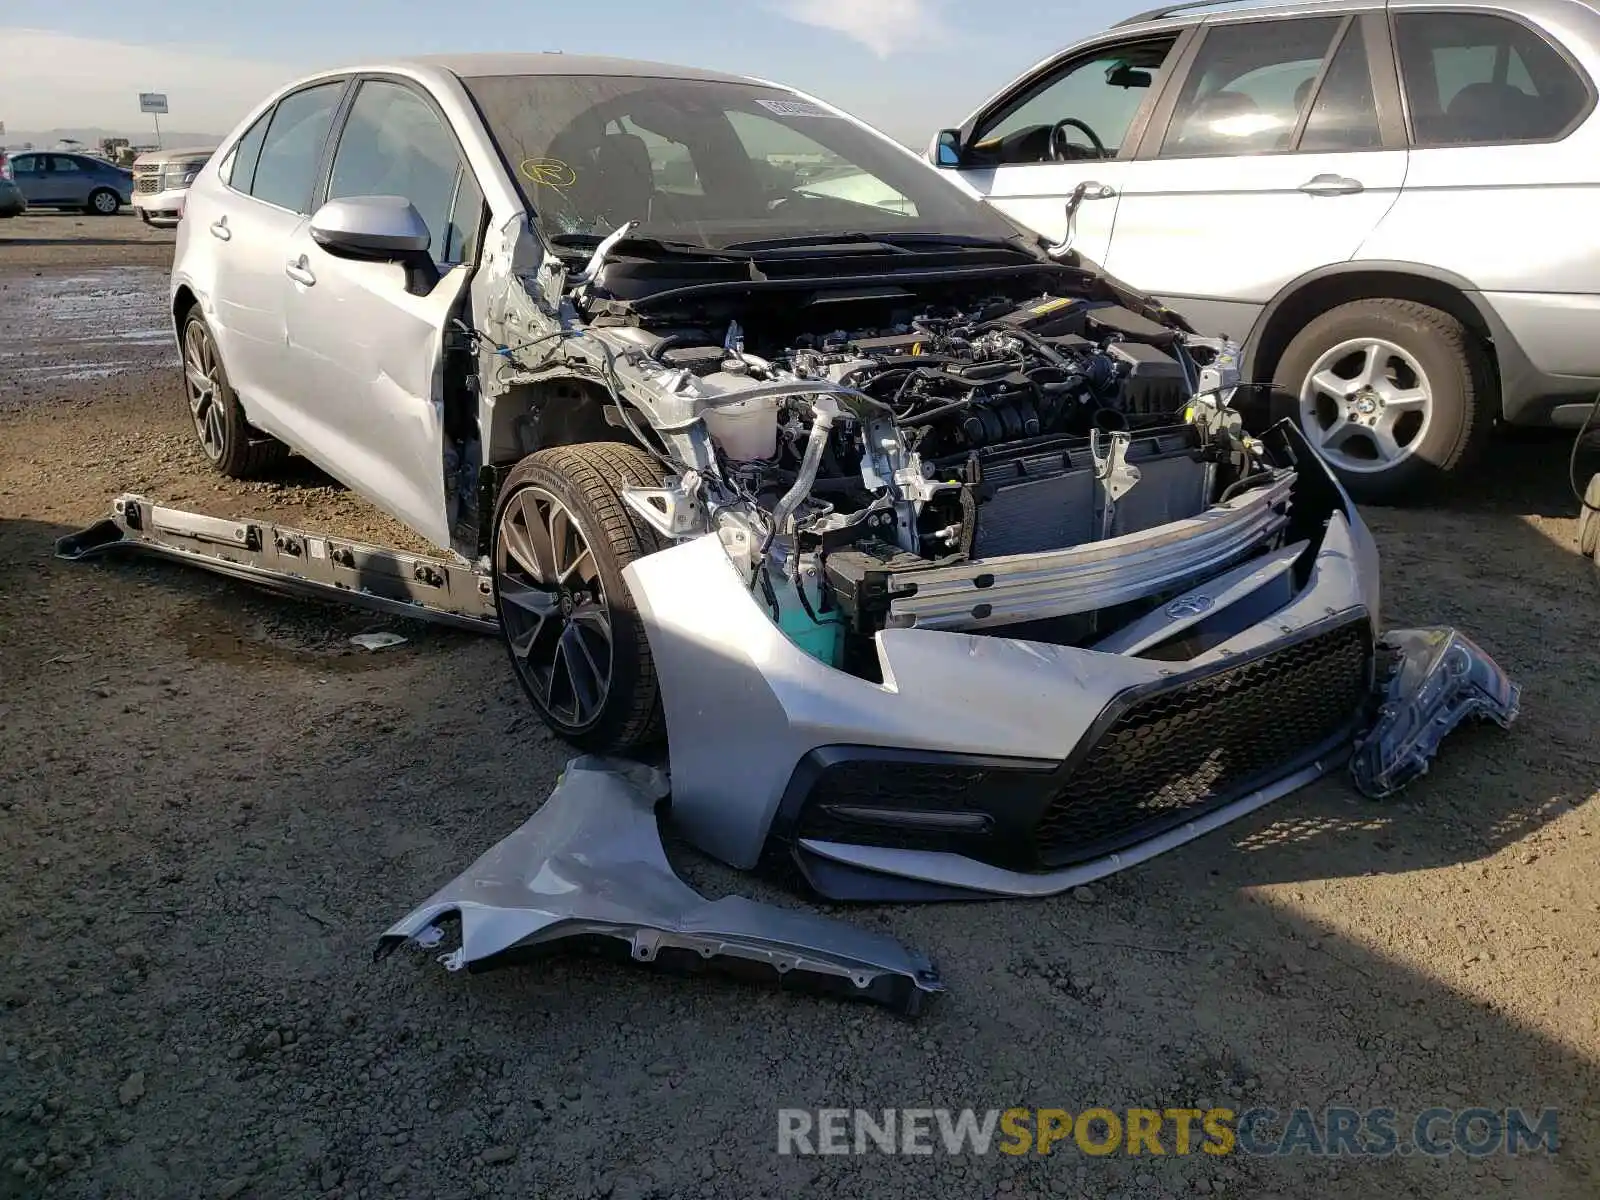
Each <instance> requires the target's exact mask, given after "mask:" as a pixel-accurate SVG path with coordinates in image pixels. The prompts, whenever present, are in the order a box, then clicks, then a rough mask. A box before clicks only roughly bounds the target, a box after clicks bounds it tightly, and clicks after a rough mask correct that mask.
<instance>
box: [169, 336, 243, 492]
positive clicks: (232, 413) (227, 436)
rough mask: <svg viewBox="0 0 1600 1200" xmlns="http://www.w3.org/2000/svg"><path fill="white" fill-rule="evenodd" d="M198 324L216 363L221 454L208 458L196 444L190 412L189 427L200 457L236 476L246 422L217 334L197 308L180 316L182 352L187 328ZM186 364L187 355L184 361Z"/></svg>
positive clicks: (197, 438) (240, 471)
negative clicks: (220, 416) (229, 376)
mask: <svg viewBox="0 0 1600 1200" xmlns="http://www.w3.org/2000/svg"><path fill="white" fill-rule="evenodd" d="M191 325H199V326H200V328H201V329H203V330H205V336H206V338H207V340H208V341H210V343H211V356H212V357H213V358H214V359H215V360H216V363H217V401H218V403H220V404H221V405H222V455H221V457H219V458H212V457H211V456H210V455H209V454H207V453H206V451H205V447H204V446H203V445H200V433H199V431H198V430H196V429H194V415H193V413H192V412H191V413H190V420H189V428H190V429H191V430H192V431H193V432H194V435H195V444H196V445H200V454H201V456H202V457H203V458H204V459H205V460H206V461H207V462H208V463H210V464H211V465H212V467H214V468H215V469H216V470H218V471H221V472H222V473H223V474H224V475H227V476H229V477H231V478H237V477H239V476H240V475H242V474H243V473H244V472H245V467H246V459H247V457H248V454H249V425H248V423H247V422H246V421H245V418H244V409H242V408H241V407H239V397H238V396H236V395H235V394H234V391H233V384H232V383H231V382H229V380H228V367H227V364H226V363H224V362H223V361H222V347H221V346H219V345H218V344H217V337H216V334H214V333H213V332H212V331H211V326H210V325H209V324H208V323H207V322H206V319H205V317H204V316H203V315H202V314H201V312H200V310H199V308H192V309H190V310H189V315H188V316H187V317H186V318H184V322H183V334H184V346H185V353H186V354H187V346H188V336H189V327H190V326H191ZM184 366H185V369H187V367H188V362H187V358H186V359H185V362H184ZM188 398H189V390H188V381H187V380H185V382H184V400H185V402H187V401H188Z"/></svg>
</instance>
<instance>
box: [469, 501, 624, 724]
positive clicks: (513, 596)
mask: <svg viewBox="0 0 1600 1200" xmlns="http://www.w3.org/2000/svg"><path fill="white" fill-rule="evenodd" d="M495 577H496V579H497V581H498V598H499V609H500V621H501V624H502V625H503V627H504V629H505V634H506V640H507V642H508V644H509V645H510V647H511V655H512V661H513V663H514V664H515V665H516V668H517V671H518V673H519V674H520V675H522V677H523V681H524V682H525V683H526V684H527V685H528V689H529V691H530V692H531V693H532V694H533V697H534V699H535V701H536V702H537V703H538V704H539V706H540V707H541V708H542V709H544V711H545V713H546V714H547V715H548V716H550V717H551V718H552V719H553V720H554V721H555V722H557V723H558V724H559V725H561V726H562V727H564V728H565V729H567V730H570V731H574V732H576V731H580V730H583V729H585V728H587V727H589V726H591V725H593V724H594V723H595V722H596V721H597V720H599V718H600V714H601V713H602V711H604V709H605V704H606V698H607V696H608V695H609V694H610V691H611V670H612V660H613V644H612V629H611V610H610V607H609V606H608V604H607V602H606V594H605V586H604V584H603V583H602V582H601V579H600V568H599V565H598V564H597V562H596V560H595V556H594V552H593V551H592V550H591V549H590V547H589V540H588V537H587V535H586V534H585V533H584V531H583V529H582V527H581V526H580V525H579V524H578V520H577V518H576V517H575V516H574V515H573V513H572V511H571V510H570V509H569V508H567V506H566V505H565V504H563V503H562V502H561V500H559V499H558V498H557V497H556V496H554V495H552V494H551V493H550V492H547V491H545V490H544V489H543V488H540V487H533V486H530V487H526V488H524V489H522V490H521V491H520V492H518V493H517V495H516V496H514V497H513V498H512V500H511V501H510V503H509V504H508V506H507V508H506V510H505V512H504V513H503V514H502V515H501V519H500V524H499V528H498V531H497V535H496V542H495Z"/></svg>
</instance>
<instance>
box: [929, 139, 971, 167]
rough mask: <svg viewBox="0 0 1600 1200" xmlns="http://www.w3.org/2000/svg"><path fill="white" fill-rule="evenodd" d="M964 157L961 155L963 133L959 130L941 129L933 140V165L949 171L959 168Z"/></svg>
mask: <svg viewBox="0 0 1600 1200" xmlns="http://www.w3.org/2000/svg"><path fill="white" fill-rule="evenodd" d="M963 157H964V156H963V155H962V153H961V131H960V130H959V129H941V130H940V131H939V134H938V136H937V137H935V138H934V139H933V156H932V158H933V165H934V166H936V167H941V168H945V169H949V168H951V167H959V166H960V165H961V160H962V158H963Z"/></svg>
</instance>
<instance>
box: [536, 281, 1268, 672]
mask: <svg viewBox="0 0 1600 1200" xmlns="http://www.w3.org/2000/svg"><path fill="white" fill-rule="evenodd" d="M1057 271H1060V272H1063V273H1068V274H1072V275H1077V274H1078V273H1077V272H1068V271H1067V269H1066V268H1057ZM1085 290H1086V292H1088V291H1089V289H1085ZM575 299H576V300H577V303H578V305H579V306H580V311H583V314H584V317H585V318H587V319H586V320H585V321H584V323H583V324H582V326H581V327H580V330H581V331H580V332H577V334H576V336H574V337H572V338H571V339H570V340H569V341H567V342H566V343H565V345H564V346H563V347H562V348H563V350H564V351H565V356H566V360H567V362H568V363H569V364H572V363H581V362H582V361H583V358H584V356H586V355H589V354H591V353H592V352H593V351H594V350H595V349H598V350H599V351H600V354H601V356H602V357H601V361H600V363H599V364H598V370H597V373H598V374H599V376H600V378H601V379H602V380H603V381H604V383H605V384H606V385H607V388H608V390H609V391H610V392H611V394H612V396H613V397H614V398H616V399H618V400H619V401H620V403H618V404H617V405H616V406H615V408H614V409H613V410H612V411H610V412H608V414H607V415H608V420H609V421H610V423H611V424H612V425H613V426H621V427H623V428H625V429H627V430H628V432H629V433H631V434H632V435H633V436H634V437H635V438H636V439H637V440H638V441H639V442H641V444H643V445H645V446H647V447H648V448H650V449H652V450H653V451H654V452H656V453H657V454H658V456H659V457H660V458H661V459H662V461H663V464H664V466H665V467H669V468H670V469H672V470H674V472H675V475H676V477H675V479H669V480H668V481H667V483H666V486H664V487H662V488H659V489H654V488H633V489H630V491H629V492H628V493H626V498H627V499H628V500H629V502H630V504H632V505H633V507H634V508H635V510H636V511H637V512H639V514H640V515H641V516H643V517H645V518H646V519H647V520H649V521H650V522H651V523H652V524H653V525H654V526H656V528H657V529H658V531H659V532H660V533H662V534H663V535H666V536H669V537H672V538H676V539H682V538H684V537H687V536H693V535H698V534H702V533H706V532H711V531H715V532H717V533H718V534H720V536H721V540H722V542H723V545H724V547H725V549H726V550H727V551H728V554H729V556H730V558H731V559H732V560H733V562H734V564H735V566H736V567H737V568H738V569H739V570H740V571H741V572H742V573H743V575H744V576H745V578H746V580H747V582H748V584H749V586H750V587H751V589H752V591H753V593H754V594H756V595H757V596H759V597H760V599H761V601H762V602H763V603H764V604H765V606H766V608H767V610H768V611H769V613H770V615H771V616H772V618H773V620H774V621H775V622H776V623H777V624H778V625H779V627H780V628H781V629H783V630H784V632H785V633H786V634H788V635H789V636H790V638H791V639H792V640H794V641H795V642H796V643H797V644H799V645H801V646H802V647H804V648H805V649H806V650H807V651H808V652H809V653H812V654H813V655H814V656H816V657H818V658H820V659H822V660H823V661H825V662H828V663H829V664H830V665H834V666H838V667H842V668H844V669H847V670H850V671H851V672H852V673H856V674H861V675H863V676H866V677H871V676H872V675H873V672H874V670H875V667H874V656H873V655H872V654H871V652H870V646H869V645H868V644H867V643H869V642H870V638H871V636H872V635H873V634H874V633H875V632H876V631H877V630H879V629H882V628H885V627H890V626H904V627H911V626H920V627H931V628H945V629H968V630H988V629H995V630H1004V632H1005V633H1006V634H1007V635H1008V636H1016V637H1028V638H1032V639H1037V640H1042V641H1047V642H1052V643H1056V644H1086V643H1087V642H1089V641H1092V640H1093V639H1094V638H1095V637H1096V636H1098V635H1103V634H1104V633H1106V632H1107V631H1108V630H1109V629H1110V628H1114V627H1115V626H1116V625H1117V624H1121V623H1126V622H1127V621H1129V620H1131V619H1133V618H1135V617H1136V616H1138V615H1139V611H1140V606H1138V605H1134V606H1132V607H1129V606H1127V605H1124V604H1121V603H1120V601H1118V603H1113V604H1110V605H1090V606H1089V607H1088V608H1085V607H1084V604H1083V602H1082V597H1081V596H1079V597H1077V598H1076V599H1072V600H1070V601H1069V600H1066V599H1065V598H1064V597H1063V598H1061V599H1059V600H1057V601H1055V602H1052V600H1051V598H1050V597H1049V596H1048V595H1046V594H1040V591H1039V589H1038V588H1037V587H1032V588H1031V591H1032V592H1033V593H1034V594H1033V595H1032V596H1031V598H1027V599H1026V602H1020V601H1021V600H1022V599H1023V597H1022V596H1021V594H1020V593H1019V592H1018V591H1017V589H1016V588H1013V587H1008V586H1005V585H1004V584H1003V583H1002V585H1001V586H996V583H997V577H999V576H1001V575H1003V574H1004V573H1005V572H1006V571H1007V570H1008V569H1015V568H1019V567H1020V566H1021V565H1022V564H1024V563H1028V562H1032V563H1034V565H1038V564H1037V560H1036V559H1030V558H1028V557H1026V556H1038V555H1040V554H1045V553H1048V552H1061V551H1072V550H1075V549H1077V548H1083V547H1092V546H1093V544H1094V543H1098V542H1104V541H1108V540H1110V539H1116V538H1125V537H1128V536H1131V535H1138V534H1140V533H1141V532H1146V531H1151V530H1156V529H1158V528H1160V527H1164V526H1169V525H1171V524H1172V523H1173V522H1175V521H1180V520H1183V519H1185V518H1193V517H1196V516H1198V515H1199V514H1202V513H1204V512H1206V511H1207V510H1208V509H1210V508H1212V507H1213V506H1214V505H1217V504H1218V503H1219V502H1221V501H1226V500H1231V499H1233V498H1234V497H1237V496H1240V495H1241V494H1243V493H1245V492H1246V491H1249V490H1252V489H1256V488H1260V489H1263V490H1266V491H1271V492H1272V493H1273V494H1274V496H1275V497H1276V501H1277V508H1276V510H1275V511H1276V513H1277V518H1278V519H1277V520H1276V521H1275V522H1268V523H1266V524H1263V522H1261V521H1260V520H1257V521H1255V522H1254V523H1253V524H1252V525H1251V527H1250V530H1249V536H1248V538H1247V539H1235V540H1234V541H1232V542H1230V544H1229V547H1228V548H1227V551H1226V553H1227V555H1229V556H1231V557H1235V558H1237V557H1239V556H1242V555H1244V554H1246V553H1248V552H1251V551H1256V550H1259V549H1260V548H1261V547H1262V545H1263V543H1264V541H1266V540H1267V539H1268V538H1269V537H1270V535H1271V534H1272V532H1273V529H1274V527H1275V526H1281V525H1282V524H1283V520H1282V510H1283V509H1284V508H1285V507H1286V500H1285V496H1286V493H1287V488H1288V486H1289V484H1290V483H1292V475H1293V472H1292V470H1288V469H1283V470H1280V469H1278V468H1279V466H1280V464H1275V463H1274V462H1273V461H1271V459H1270V457H1269V455H1268V451H1267V449H1266V447H1265V446H1264V445H1263V444H1262V443H1261V442H1259V441H1256V440H1254V439H1252V438H1251V437H1249V436H1248V435H1247V434H1246V433H1245V432H1244V429H1243V425H1242V421H1241V419H1240V417H1239V416H1238V414H1237V413H1236V412H1234V411H1233V410H1232V409H1231V408H1230V407H1229V402H1230V400H1231V398H1232V396H1233V394H1234V392H1235V390H1236V389H1237V388H1238V387H1239V386H1240V385H1239V380H1238V375H1237V370H1236V367H1235V358H1236V354H1235V350H1236V348H1235V347H1234V346H1232V345H1231V344H1230V343H1226V342H1223V341H1220V340H1212V339H1204V338H1199V337H1197V336H1194V335H1193V334H1191V333H1189V332H1188V331H1187V328H1186V327H1185V326H1183V325H1182V323H1181V321H1178V320H1177V319H1176V318H1175V317H1172V316H1171V314H1168V313H1166V311H1165V310H1162V309H1159V308H1154V307H1152V306H1151V305H1150V304H1149V303H1148V302H1146V301H1143V300H1141V299H1139V298H1136V297H1131V296H1125V295H1122V294H1120V293H1118V294H1111V295H1108V294H1104V293H1103V292H1102V294H1098V295H1096V294H1093V293H1092V292H1090V294H1085V295H1077V294H1072V293H1071V291H1070V290H1068V289H1061V291H1047V292H1043V293H1040V292H1034V291H1024V290H1023V289H1022V288H1012V289H1009V290H1008V289H1005V288H1003V287H1002V288H997V289H995V290H993V291H988V292H985V293H982V294H976V295H956V296H940V297H939V298H938V302H929V299H930V298H929V297H926V296H923V297H919V298H918V299H917V300H915V301H913V302H909V303H908V302H907V301H905V300H898V301H885V300H880V299H877V298H876V297H871V298H867V299H864V300H857V301H853V302H850V303H846V304H841V305H838V306H837V308H838V309H839V310H840V315H843V314H844V313H849V314H850V315H852V316H856V317H859V318H861V319H860V320H859V321H856V322H852V323H851V324H850V325H848V326H846V325H844V324H843V323H842V322H841V324H840V325H839V326H838V327H831V328H830V327H819V326H818V325H817V323H816V322H815V321H807V320H806V319H805V318H804V316H799V317H797V316H796V314H795V313H793V312H791V311H786V310H784V309H783V308H782V307H780V306H778V305H775V304H772V303H770V302H769V303H766V304H760V305H757V304H750V305H747V306H744V307H742V308H739V309H734V308H732V307H731V306H730V307H729V308H726V309H723V310H720V311H718V310H711V313H708V311H707V310H705V309H703V308H702V309H695V310H687V311H683V312H678V313H673V314H670V315H668V314H663V316H665V317H666V318H667V319H664V320H663V319H652V318H653V314H648V312H647V306H642V307H646V313H641V312H640V311H638V310H637V309H635V308H634V307H633V306H631V305H628V304H618V303H616V302H611V301H606V300H603V299H600V300H596V298H595V297H594V296H593V295H592V294H591V293H588V292H587V291H585V290H584V289H583V288H580V289H578V291H577V292H576V294H575ZM830 311H831V308H830ZM712 314H714V315H715V316H718V317H723V318H724V319H720V320H710V319H706V318H707V317H708V315H712ZM641 316H643V317H644V319H641ZM689 316H692V317H697V318H700V320H699V321H697V322H695V323H690V322H689V321H688V320H677V319H673V318H674V317H680V318H681V317H689ZM608 317H609V320H608ZM619 318H620V319H619ZM741 318H742V319H741ZM874 318H875V320H872V319H874ZM869 321H871V323H869ZM552 357H555V355H552ZM535 374H536V373H535ZM629 402H632V403H631V404H630V403H629ZM635 406H636V407H637V409H639V410H641V412H642V415H643V416H644V418H645V419H644V420H642V421H641V420H639V416H640V415H641V413H630V412H628V411H627V410H628V409H629V408H631V407H635ZM1281 465H1282V466H1283V467H1285V468H1287V466H1288V464H1281ZM1273 485H1277V486H1273ZM1203 565H1204V567H1205V568H1208V569H1214V568H1215V567H1216V566H1217V565H1219V564H1218V563H1217V562H1213V561H1207V562H1205V563H1204V564H1203ZM989 566H992V567H993V568H994V570H993V572H992V573H990V572H985V571H982V570H976V568H978V567H989ZM1070 566H1071V563H1070V562H1064V563H1059V564H1058V563H1051V564H1048V565H1047V569H1048V571H1049V573H1050V574H1051V575H1053V576H1054V575H1059V574H1060V572H1061V570H1062V569H1063V568H1067V567H1070ZM969 568H970V569H969ZM963 573H965V574H963ZM1069 576H1070V572H1069ZM1183 581H1184V580H1183V579H1182V578H1165V577H1162V578H1159V579H1157V578H1154V577H1153V578H1152V579H1151V581H1150V582H1151V583H1152V585H1155V586H1153V587H1152V589H1151V594H1150V595H1149V596H1146V597H1144V598H1143V599H1144V600H1146V601H1147V604H1146V607H1148V604H1153V603H1154V602H1155V601H1157V600H1159V599H1163V598H1170V596H1171V595H1172V594H1176V590H1181V588H1179V587H1178V585H1179V584H1181V583H1182V582H1183ZM1161 584H1166V585H1168V586H1166V587H1161V586H1159V585H1161ZM1020 586H1021V589H1022V591H1023V592H1027V591H1029V590H1030V587H1029V585H1028V584H1027V583H1026V581H1021V583H1020ZM941 589H943V591H944V592H946V593H953V592H965V593H972V592H988V593H990V594H988V595H982V596H978V595H972V596H967V597H964V598H960V599H957V598H956V597H954V596H949V597H947V600H946V601H945V602H929V603H923V604H921V605H919V604H918V603H917V602H915V601H913V599H912V597H914V596H916V595H917V594H918V593H919V592H922V593H924V596H925V598H927V597H934V596H937V595H939V594H940V592H941ZM1045 590H1046V592H1048V591H1049V590H1050V589H1049V588H1046V589H1045ZM1125 591H1127V588H1126V587H1123V588H1120V589H1119V595H1120V593H1121V592H1125ZM1111 599H1113V600H1117V597H1116V596H1113V597H1111ZM1130 599H1131V597H1130ZM1101 608H1111V609H1114V610H1115V611H1113V612H1111V613H1109V614H1102V613H1101V611H1100V610H1101Z"/></svg>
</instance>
